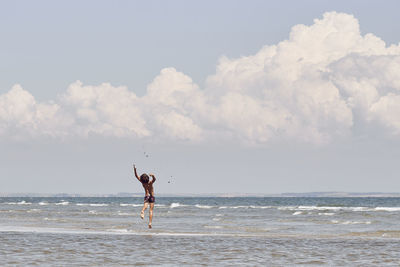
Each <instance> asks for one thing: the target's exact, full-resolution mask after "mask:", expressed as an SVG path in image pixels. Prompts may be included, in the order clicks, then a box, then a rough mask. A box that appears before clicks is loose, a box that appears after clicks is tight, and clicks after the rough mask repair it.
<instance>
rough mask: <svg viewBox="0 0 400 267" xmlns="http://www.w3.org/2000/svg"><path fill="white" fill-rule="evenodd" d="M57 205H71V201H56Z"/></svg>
mask: <svg viewBox="0 0 400 267" xmlns="http://www.w3.org/2000/svg"><path fill="white" fill-rule="evenodd" d="M56 205H61V206H67V205H69V202H68V201H62V202H59V203H56Z"/></svg>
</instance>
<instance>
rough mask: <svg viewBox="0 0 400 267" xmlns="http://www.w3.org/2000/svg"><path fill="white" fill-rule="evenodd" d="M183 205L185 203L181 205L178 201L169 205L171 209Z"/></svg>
mask: <svg viewBox="0 0 400 267" xmlns="http://www.w3.org/2000/svg"><path fill="white" fill-rule="evenodd" d="M184 206H186V205H182V204H180V203H172V204H171V205H170V206H169V207H170V208H171V209H173V208H177V207H184Z"/></svg>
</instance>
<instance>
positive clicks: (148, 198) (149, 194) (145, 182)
mask: <svg viewBox="0 0 400 267" xmlns="http://www.w3.org/2000/svg"><path fill="white" fill-rule="evenodd" d="M133 169H134V171H135V176H136V178H137V179H138V180H139V182H141V183H142V186H143V188H144V193H145V196H144V204H143V208H142V212H140V218H142V219H143V218H144V211H145V210H146V209H147V206H148V205H149V203H150V212H149V228H150V229H151V222H152V220H153V209H154V202H155V201H156V199H155V197H154V188H153V184H154V182H155V181H156V177H155V176H154V174H149V175H150V176H151V177H152V180H151V181H150V179H149V176H148V175H147V174H145V173H143V174H142V175H140V177H139V176H138V174H137V172H136V166H135V164H133Z"/></svg>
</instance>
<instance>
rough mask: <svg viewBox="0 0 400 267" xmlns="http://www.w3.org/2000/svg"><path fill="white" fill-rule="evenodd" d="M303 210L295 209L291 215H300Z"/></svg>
mask: <svg viewBox="0 0 400 267" xmlns="http://www.w3.org/2000/svg"><path fill="white" fill-rule="evenodd" d="M302 213H303V212H302V211H296V212H295V213H293V214H292V215H300V214H302Z"/></svg>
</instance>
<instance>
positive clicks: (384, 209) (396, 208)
mask: <svg viewBox="0 0 400 267" xmlns="http://www.w3.org/2000/svg"><path fill="white" fill-rule="evenodd" d="M375 210H377V211H390V212H393V211H400V207H376V208H375Z"/></svg>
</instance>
